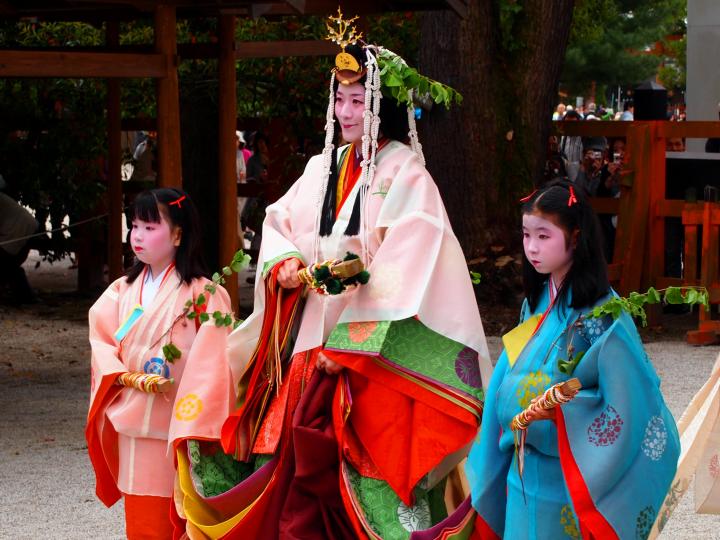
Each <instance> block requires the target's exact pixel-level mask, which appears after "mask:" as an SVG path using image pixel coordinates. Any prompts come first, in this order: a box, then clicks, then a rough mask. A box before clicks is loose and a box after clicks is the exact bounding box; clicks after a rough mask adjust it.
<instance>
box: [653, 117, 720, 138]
mask: <svg viewBox="0 0 720 540" xmlns="http://www.w3.org/2000/svg"><path fill="white" fill-rule="evenodd" d="M660 133H661V135H662V136H663V137H665V138H670V137H685V138H688V139H707V138H708V137H720V122H717V121H709V122H703V121H697V120H696V121H692V122H663V123H662V124H661V125H660Z"/></svg>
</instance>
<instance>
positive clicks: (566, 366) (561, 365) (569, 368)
mask: <svg viewBox="0 0 720 540" xmlns="http://www.w3.org/2000/svg"><path fill="white" fill-rule="evenodd" d="M583 356H585V351H581V352H579V353H578V354H577V355H576V356H573V355H570V356H569V358H568V359H567V360H558V370H559V371H560V372H561V373H564V374H565V375H572V372H573V371H575V368H576V367H577V365H578V364H579V363H580V360H582V358H583Z"/></svg>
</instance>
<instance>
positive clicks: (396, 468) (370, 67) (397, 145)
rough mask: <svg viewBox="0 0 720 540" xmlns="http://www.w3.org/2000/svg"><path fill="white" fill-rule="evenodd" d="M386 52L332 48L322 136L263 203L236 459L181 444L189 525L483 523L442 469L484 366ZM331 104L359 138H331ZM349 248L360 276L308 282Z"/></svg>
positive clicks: (452, 529)
mask: <svg viewBox="0 0 720 540" xmlns="http://www.w3.org/2000/svg"><path fill="white" fill-rule="evenodd" d="M336 20H337V19H336ZM344 45H348V44H347V43H344ZM384 54H385V53H384V52H383V51H382V50H381V49H378V48H375V47H360V46H355V47H353V46H348V48H347V50H346V51H344V52H343V53H341V54H340V55H338V58H337V59H336V68H335V70H334V71H333V76H332V79H331V85H330V89H331V95H330V103H329V107H328V118H327V120H328V122H327V126H326V129H327V139H326V148H325V152H324V153H323V154H322V155H320V156H316V157H313V158H312V159H311V160H310V161H309V163H308V165H307V167H306V169H305V172H304V174H303V175H302V177H301V178H300V179H299V180H297V182H295V184H294V185H293V186H292V187H291V188H290V190H289V191H288V192H287V193H286V194H285V195H284V196H283V197H282V198H281V199H280V200H279V201H277V202H276V203H274V204H272V205H271V206H269V207H268V209H267V216H266V219H265V223H264V226H263V240H262V247H261V249H260V254H259V262H258V274H257V279H256V295H255V311H254V312H253V314H252V315H251V316H250V317H249V318H248V319H247V320H246V321H245V322H244V324H243V325H242V326H241V327H239V328H238V329H237V330H236V331H235V332H233V334H232V335H231V336H230V349H229V355H230V361H231V365H232V369H233V371H234V380H235V381H237V390H238V404H239V407H238V409H237V410H236V411H234V412H233V414H232V415H231V416H230V417H229V418H228V419H227V421H225V423H224V425H223V429H222V445H223V447H224V449H225V450H226V451H227V452H228V453H229V454H232V456H233V457H234V458H235V461H233V462H229V461H228V457H229V456H228V455H226V454H224V453H222V452H218V448H217V447H218V444H217V443H215V444H212V443H211V442H209V441H201V442H200V443H197V442H196V441H192V440H190V441H187V442H183V443H181V444H180V445H179V446H178V473H179V485H180V488H181V493H180V497H179V499H182V500H181V501H180V504H179V512H180V513H181V514H182V515H183V516H184V517H185V518H186V519H187V532H188V534H189V536H190V537H191V538H263V539H272V538H278V537H279V538H297V539H300V538H302V539H311V538H338V539H348V538H385V539H405V538H413V539H420V538H422V539H426V538H427V539H430V538H467V537H468V535H469V534H470V533H471V531H472V528H473V525H474V517H475V516H474V512H473V510H472V508H471V505H470V502H469V500H466V501H465V502H464V503H462V504H460V505H459V507H458V508H457V509H451V510H454V511H451V512H450V515H449V516H448V509H447V508H446V505H445V502H444V488H445V478H446V476H447V474H448V472H449V471H451V470H452V469H453V468H454V467H455V466H456V465H457V464H458V463H459V462H460V461H461V460H462V459H463V458H464V456H465V455H466V453H467V449H468V448H469V445H470V443H471V442H472V440H473V438H474V437H475V436H476V434H477V430H478V425H479V420H480V415H481V412H482V401H481V399H482V377H483V376H484V377H489V373H490V369H491V368H490V363H489V360H488V353H487V347H486V343H485V337H484V334H483V329H482V324H481V321H480V316H479V314H478V310H477V305H476V302H475V297H474V294H473V290H472V284H471V283H470V279H469V275H468V271H467V266H466V264H465V259H464V257H463V253H462V250H461V248H460V245H459V243H458V241H457V239H456V238H455V236H454V235H453V233H452V230H451V228H450V223H449V221H448V217H447V215H446V213H445V209H444V207H443V204H442V201H441V199H440V196H439V194H438V190H437V187H436V185H435V183H434V182H433V180H432V178H431V177H430V175H429V173H428V171H427V170H426V168H425V167H424V160H423V157H422V153H421V151H420V147H419V144H417V138H416V137H417V135H416V133H415V131H414V125H413V126H409V115H410V118H412V110H408V104H407V103H406V102H403V103H398V102H397V101H396V100H395V99H394V98H392V97H388V95H383V94H384V93H385V91H387V90H388V89H387V88H386V87H385V86H384V82H383V81H382V80H381V70H382V63H383V62H384V61H385V60H383V58H384V56H383V55H384ZM388 54H391V53H388ZM391 58H394V59H396V61H399V62H402V59H399V57H397V56H394V55H392V56H391ZM423 80H424V81H425V82H428V81H427V79H423ZM436 84H437V83H436ZM407 95H408V94H407V90H406V91H405V96H407ZM336 119H337V122H338V124H339V127H340V129H341V131H342V136H343V139H344V140H345V141H347V142H348V143H349V144H347V145H345V146H342V147H340V148H338V149H337V150H336V149H335V146H334V145H335V139H334V124H335V120H336ZM413 124H414V120H413ZM409 128H410V129H409ZM408 131H410V133H411V135H410V139H411V142H412V145H411V146H408V145H406V144H405V143H404V142H403V141H405V140H407V137H408ZM348 252H350V253H351V254H355V255H357V256H358V257H360V259H361V260H362V262H363V263H364V265H365V267H366V268H367V269H368V270H369V273H370V278H369V282H368V283H367V284H364V285H360V286H357V287H355V288H353V289H352V290H347V291H345V292H343V293H341V294H337V295H332V294H323V293H327V292H333V291H331V290H330V287H329V286H328V287H327V288H326V289H323V288H321V287H317V286H310V285H308V286H306V285H305V284H306V283H311V282H312V280H313V275H309V274H308V273H307V272H305V273H304V274H303V272H302V271H301V270H302V269H303V268H306V269H307V267H311V265H312V264H313V263H317V262H322V261H325V260H337V259H343V258H345V257H346V255H347V253H348ZM298 271H301V272H300V273H301V274H303V275H302V276H300V277H299V275H298ZM314 275H315V276H316V277H317V275H318V274H317V273H315V274H314ZM301 277H303V280H302V281H301V279H300V278H301ZM223 420H225V418H218V422H219V423H222V422H223Z"/></svg>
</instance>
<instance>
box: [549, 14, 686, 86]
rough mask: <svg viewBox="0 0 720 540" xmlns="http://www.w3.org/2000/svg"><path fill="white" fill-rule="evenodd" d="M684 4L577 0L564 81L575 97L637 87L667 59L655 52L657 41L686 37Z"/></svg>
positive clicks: (564, 84) (562, 77)
mask: <svg viewBox="0 0 720 540" xmlns="http://www.w3.org/2000/svg"><path fill="white" fill-rule="evenodd" d="M686 4H687V3H686V1H685V0H578V1H577V2H576V4H575V8H574V12H573V26H572V29H571V35H570V43H569V45H568V49H567V52H566V55H565V65H564V68H563V73H562V76H561V79H560V80H561V82H562V84H563V86H565V87H566V88H567V89H568V90H570V91H572V92H576V93H583V92H584V91H586V90H587V89H588V88H589V86H590V84H591V82H593V81H594V82H595V83H596V84H597V86H598V87H606V86H616V85H627V84H637V83H639V82H642V81H643V80H646V79H648V78H650V77H652V76H653V75H655V74H656V73H657V70H658V66H659V65H660V63H661V62H662V61H663V58H662V57H661V56H657V55H654V54H650V49H651V48H652V47H653V46H654V44H655V43H656V42H658V41H662V40H664V39H665V38H666V37H667V36H669V35H671V34H677V33H684V19H685V18H686V16H687V6H686Z"/></svg>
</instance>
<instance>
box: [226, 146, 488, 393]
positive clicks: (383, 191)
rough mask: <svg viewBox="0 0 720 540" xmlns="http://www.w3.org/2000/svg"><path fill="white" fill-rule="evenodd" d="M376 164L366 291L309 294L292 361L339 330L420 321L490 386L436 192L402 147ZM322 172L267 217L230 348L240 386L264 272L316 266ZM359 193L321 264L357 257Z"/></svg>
mask: <svg viewBox="0 0 720 540" xmlns="http://www.w3.org/2000/svg"><path fill="white" fill-rule="evenodd" d="M341 150H342V149H341ZM376 164H377V169H376V172H375V178H374V180H373V185H372V186H371V187H370V195H369V196H368V206H369V208H368V223H369V228H370V237H369V246H368V251H369V256H370V261H366V264H367V266H368V270H369V271H370V274H371V278H370V282H369V283H368V284H367V285H365V286H362V287H360V288H358V289H357V290H355V291H350V292H348V293H344V294H341V295H338V296H321V295H318V294H315V293H311V294H308V295H307V299H306V302H305V307H304V308H303V313H302V321H301V323H300V328H299V330H298V336H297V338H296V341H295V347H294V350H293V353H294V354H297V353H299V352H303V351H308V350H311V349H313V348H315V347H319V346H322V345H323V344H324V343H325V342H326V341H327V338H328V336H329V335H330V333H331V332H332V331H333V329H334V328H335V327H336V326H337V325H338V323H349V322H362V321H399V320H402V319H406V318H408V317H417V318H418V319H419V320H420V321H421V322H422V323H423V324H424V325H425V326H427V327H428V328H430V329H431V330H433V331H435V332H437V333H439V334H441V335H443V336H446V337H448V338H450V339H453V340H455V341H458V342H460V343H463V344H465V345H467V346H468V347H470V348H471V349H473V350H474V351H476V352H477V353H478V355H479V359H480V360H479V362H480V372H481V374H482V380H483V382H485V383H486V384H487V382H488V381H489V380H490V375H491V373H492V364H491V363H490V358H489V353H488V349H487V344H486V342H485V334H484V332H483V327H482V322H481V321H480V314H479V312H478V309H477V303H476V301H475V295H474V292H473V289H472V284H471V282H470V278H469V273H468V271H467V264H466V262H465V257H464V256H463V253H462V249H461V248H460V244H459V242H458V240H457V238H456V237H455V235H454V234H453V232H452V228H451V226H450V221H449V220H448V217H447V213H446V212H445V208H444V206H443V203H442V200H441V198H440V195H439V193H438V189H437V186H436V185H435V182H433V180H432V178H431V177H430V175H429V173H428V171H427V169H426V168H425V167H424V165H423V164H422V163H421V162H420V159H419V158H418V156H417V155H416V154H415V152H413V151H412V150H411V149H410V147H408V146H407V145H405V144H403V143H400V142H398V141H390V142H389V143H388V144H387V145H386V146H385V147H384V148H382V149H381V150H380V151H379V152H378V155H377V158H376ZM322 167H323V163H322V156H320V155H319V156H314V157H313V158H312V159H310V161H309V162H308V164H307V167H306V168H305V172H304V173H303V175H302V176H301V177H300V178H299V179H298V180H297V181H296V182H295V183H294V184H293V186H292V187H291V188H290V189H289V190H288V192H287V193H286V194H285V195H283V197H282V198H280V199H279V200H278V201H277V202H275V203H274V204H272V205H270V206H268V208H267V217H266V218H265V223H264V224H263V242H262V246H261V248H260V255H259V262H258V278H257V279H256V286H255V309H254V311H253V313H252V315H250V317H248V319H246V321H245V322H244V323H243V325H242V326H240V327H239V328H238V329H237V330H235V331H234V332H233V333H232V335H231V336H230V339H229V347H230V360H231V362H232V370H233V375H234V378H235V379H236V380H238V379H239V378H240V376H241V375H242V373H243V371H244V370H245V366H246V363H247V361H248V360H249V359H250V357H251V355H252V353H253V350H254V348H255V345H256V343H257V339H258V336H259V335H260V329H261V326H262V320H263V314H264V309H265V305H264V304H265V297H264V291H265V289H264V286H265V285H264V283H265V282H264V278H265V277H266V276H267V274H268V272H269V271H270V270H271V269H272V267H273V266H274V265H275V264H277V263H278V262H280V261H283V260H285V259H287V258H290V257H297V258H299V259H301V260H302V261H303V262H304V263H305V264H306V265H309V264H311V263H314V262H318V261H314V260H312V259H313V246H314V243H315V216H316V209H317V208H316V205H317V204H319V193H320V192H321V188H322V186H321V183H322V177H323V175H322ZM360 184H361V183H360V182H357V183H356V184H355V187H354V188H353V189H352V190H351V192H350V194H349V195H348V197H347V200H346V202H345V204H343V206H342V207H341V208H340V210H339V212H338V215H337V219H336V222H335V225H334V226H333V229H332V234H331V235H330V236H327V237H321V239H320V253H319V255H318V259H319V261H322V260H325V259H336V258H339V259H342V258H343V257H344V256H345V254H346V253H347V252H348V251H350V252H353V253H356V254H357V255H362V248H361V243H360V237H359V236H345V235H344V231H345V229H346V227H347V225H348V222H349V221H350V216H351V214H352V209H353V206H354V203H355V198H356V197H357V195H358V191H359V189H360ZM458 269H461V270H458ZM460 276H461V278H460Z"/></svg>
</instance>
